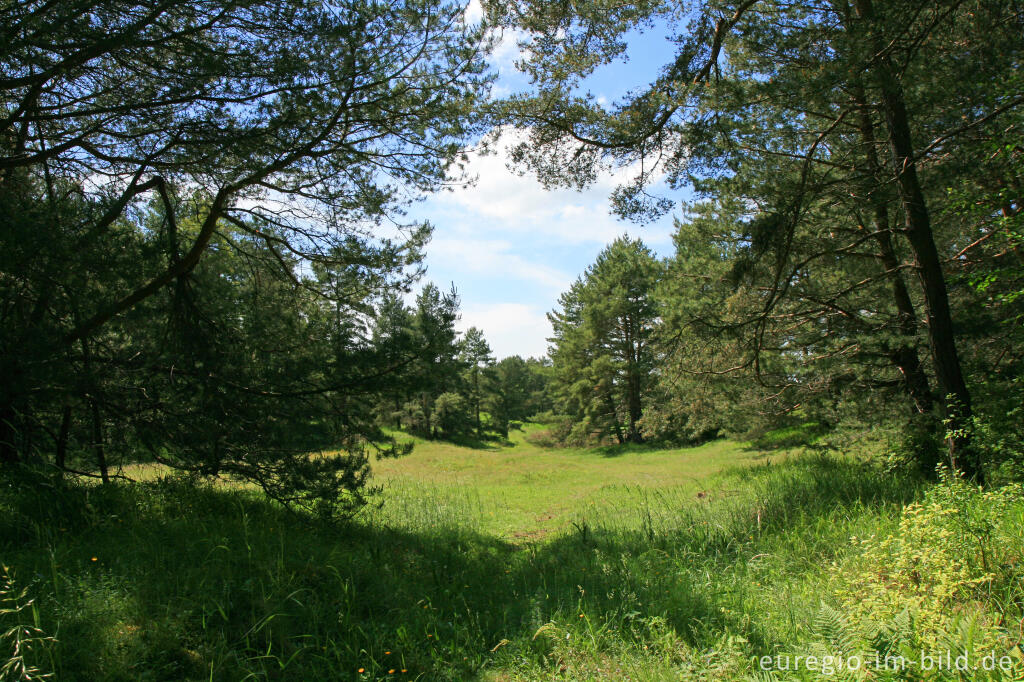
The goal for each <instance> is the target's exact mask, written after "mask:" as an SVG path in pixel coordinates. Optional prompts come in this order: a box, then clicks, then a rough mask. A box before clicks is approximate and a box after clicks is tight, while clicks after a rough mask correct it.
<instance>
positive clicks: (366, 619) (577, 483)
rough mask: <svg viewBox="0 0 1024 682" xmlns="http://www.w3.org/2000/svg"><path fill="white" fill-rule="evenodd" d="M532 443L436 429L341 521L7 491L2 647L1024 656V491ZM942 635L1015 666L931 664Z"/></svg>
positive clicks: (882, 674) (455, 669)
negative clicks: (476, 440) (453, 438)
mask: <svg viewBox="0 0 1024 682" xmlns="http://www.w3.org/2000/svg"><path fill="white" fill-rule="evenodd" d="M515 441H516V442H515V445H514V446H512V447H508V446H506V447H493V448H491V449H485V450H473V449H469V448H463V447H458V446H452V445H447V444H442V443H420V444H419V447H418V448H417V450H416V451H415V454H413V455H410V456H409V457H408V458H404V459H401V460H395V461H393V462H391V463H389V464H390V465H393V467H394V468H389V467H388V466H387V465H382V467H381V468H382V472H381V481H382V482H383V483H384V486H385V492H384V493H383V494H382V497H381V501H382V502H383V506H382V507H379V508H374V509H372V510H367V512H366V513H365V514H364V515H360V516H359V517H358V518H357V519H356V520H355V521H353V522H351V523H348V524H345V525H336V524H325V523H323V522H322V521H317V520H316V519H314V518H312V517H309V516H306V515H302V514H296V513H294V512H289V511H286V510H285V509H283V508H282V507H280V506H279V505H277V504H275V503H273V502H272V501H269V500H267V499H266V498H265V497H264V496H263V495H262V494H260V493H258V492H257V491H255V490H252V489H247V488H234V489H232V488H225V487H223V486H212V485H207V486H198V487H197V486H195V485H193V484H191V483H188V482H187V481H183V480H180V479H178V478H174V477H167V478H161V479H159V480H153V481H151V482H148V483H140V484H136V485H131V486H128V485H110V486H95V485H74V484H67V485H63V486H59V487H53V486H42V487H37V488H36V492H35V493H33V494H27V493H26V492H25V488H18V487H12V486H10V485H8V486H6V487H5V488H4V489H3V493H2V495H3V496H2V502H0V504H2V507H3V508H2V512H3V514H2V516H0V518H2V536H0V538H2V543H3V544H2V545H0V548H2V555H3V557H4V562H5V564H7V569H6V571H7V572H6V574H5V576H6V577H5V581H6V582H5V586H4V592H3V594H2V596H0V598H2V599H3V600H4V604H3V607H4V611H3V612H2V615H0V618H2V626H3V627H2V628H0V631H2V632H3V633H5V634H4V638H5V642H4V645H5V647H6V652H7V653H6V654H5V655H10V652H11V650H12V649H11V644H12V643H13V641H14V635H12V634H11V633H12V632H13V631H14V630H13V628H15V626H18V625H20V626H22V627H23V628H25V629H23V630H21V631H20V632H21V633H22V634H21V635H20V637H21V645H20V647H21V648H20V649H19V650H18V653H17V656H18V657H20V658H18V659H17V660H18V663H17V665H23V666H25V669H33V668H34V669H37V670H38V671H40V672H41V673H47V672H49V673H55V674H56V676H55V679H60V680H206V679H236V680H241V679H268V680H275V679H278V680H286V679H338V680H386V679H420V680H468V679H480V680H537V679H578V680H582V679H611V680H626V679H629V680H678V679H748V678H749V679H776V678H779V679H782V678H785V679H819V677H820V672H816V671H814V670H812V669H808V668H807V667H806V665H803V668H802V670H801V671H799V672H794V671H793V670H792V669H791V670H790V671H789V672H786V671H785V669H784V668H783V667H782V666H784V665H786V663H785V661H786V660H787V659H786V656H790V657H791V658H790V659H789V660H790V663H789V666H790V668H792V665H793V664H792V657H794V656H796V655H803V656H806V655H815V654H816V655H818V656H819V659H820V660H829V659H828V658H827V657H828V656H834V657H836V660H837V661H838V660H839V659H841V658H844V657H845V658H848V657H850V656H851V655H854V652H861V655H862V656H864V657H865V658H864V660H865V661H868V660H870V659H868V658H867V656H868V655H869V652H873V651H880V652H882V653H883V656H884V655H901V656H904V657H905V659H906V660H907V661H908V662H911V663H910V664H909V665H908V667H906V668H905V669H902V670H897V669H896V667H895V664H893V665H892V668H891V669H890V670H888V671H880V670H879V669H878V668H877V667H869V666H868V665H867V664H866V663H865V665H864V668H863V669H862V670H860V671H851V670H848V669H847V670H844V671H843V672H841V673H837V674H838V675H839V677H838V679H894V680H896V679H932V678H934V679H993V680H996V679H1010V678H1020V677H1021V676H1022V675H1024V658H1022V656H1021V650H1020V641H1019V640H1020V632H1019V627H1020V623H1021V617H1022V615H1024V614H1022V605H1024V583H1022V577H1024V557H1022V556H1021V552H1022V548H1024V497H1022V495H1021V490H1020V488H1019V486H1008V487H1005V488H996V489H993V490H989V491H985V492H981V491H979V490H978V489H977V488H976V487H974V486H972V485H969V484H967V483H964V482H963V481H961V480H958V479H956V478H953V477H946V478H945V479H944V480H943V481H942V482H940V483H938V484H924V483H923V482H921V481H920V479H918V478H915V477H908V476H904V475H894V474H892V473H890V472H887V471H885V470H884V469H883V468H881V467H880V466H879V465H878V464H873V463H870V462H866V461H862V460H859V459H857V458H854V457H836V456H829V455H823V454H814V453H802V454H799V453H797V452H796V451H789V450H766V451H760V450H754V449H750V448H747V447H745V446H741V445H739V444H734V443H729V442H725V441H716V442H713V443H709V444H708V445H705V446H702V447H699V448H692V449H683V450H670V451H664V450H662V451H658V450H647V451H637V452H627V453H617V454H616V453H613V454H609V453H607V452H605V451H602V450H593V449H590V450H572V449H569V450H566V449H559V450H554V451H551V450H542V449H539V448H536V447H534V446H531V445H529V443H527V442H525V440H524V439H523V438H522V434H515ZM525 461H534V462H535V466H533V467H529V468H527V467H525V466H524V462H525ZM588 474H593V475H592V476H591V475H588ZM39 491H42V492H41V493H40V492H39ZM940 650H941V651H946V650H949V651H952V652H954V654H953V655H954V658H955V657H956V656H959V655H961V654H963V653H964V652H966V654H967V655H968V656H969V659H970V661H971V665H972V666H974V665H975V664H977V665H978V666H979V668H980V666H981V662H982V658H983V657H984V656H986V655H988V654H991V653H995V654H996V656H997V658H998V657H1003V656H1008V657H1009V658H1007V659H1004V660H1003V663H1004V664H1007V665H1009V666H1010V668H1011V671H1010V672H1007V671H1006V668H1003V669H1002V670H996V671H995V672H992V673H988V672H985V671H984V670H980V669H979V670H977V671H975V670H972V671H970V672H968V673H964V674H963V675H961V674H960V673H958V672H956V671H955V670H953V671H951V670H948V669H945V670H942V671H937V672H935V673H925V672H922V671H921V668H920V664H919V662H920V661H921V656H922V654H924V655H932V654H933V653H934V652H937V651H940ZM762 656H771V657H773V659H772V660H773V662H772V663H771V664H770V665H769V666H767V668H768V669H767V670H765V669H762V666H761V657H762ZM12 660H14V659H12ZM776 661H777V662H778V665H777V664H776ZM1007 661H1010V663H1007ZM8 665H10V664H8ZM832 665H833V666H834V667H836V669H838V666H839V664H838V663H833V664H832ZM12 669H13V668H12ZM818 670H820V668H819V669H818ZM13 679H18V678H17V677H16V676H15V677H14V678H13Z"/></svg>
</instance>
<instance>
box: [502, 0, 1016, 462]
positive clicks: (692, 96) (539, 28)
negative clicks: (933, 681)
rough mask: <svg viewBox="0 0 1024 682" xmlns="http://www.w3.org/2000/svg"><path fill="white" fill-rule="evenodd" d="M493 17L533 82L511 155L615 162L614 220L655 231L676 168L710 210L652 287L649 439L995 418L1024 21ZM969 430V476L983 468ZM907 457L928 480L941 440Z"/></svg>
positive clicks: (991, 8) (1009, 375)
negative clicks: (630, 79)
mask: <svg viewBox="0 0 1024 682" xmlns="http://www.w3.org/2000/svg"><path fill="white" fill-rule="evenodd" d="M485 6H486V7H487V8H488V10H489V16H491V17H492V19H493V20H494V21H496V22H499V23H500V24H501V25H504V26H512V27H515V28H517V29H520V30H522V31H523V35H522V41H523V43H524V45H525V47H526V50H525V51H524V52H525V54H526V55H527V57H526V58H525V59H524V62H525V63H524V65H523V68H524V69H525V70H526V72H527V73H529V74H530V76H531V77H532V78H533V79H534V82H535V83H536V86H537V87H536V91H535V92H534V93H531V94H530V95H523V96H519V97H516V98H512V99H511V100H509V101H508V102H506V103H505V113H506V114H507V116H508V118H509V121H510V122H512V123H515V124H516V125H519V126H521V127H525V128H526V129H527V135H526V136H525V139H523V141H522V142H521V143H520V144H518V146H517V147H516V151H515V154H514V158H515V160H517V161H518V162H520V163H521V165H523V166H525V167H528V168H530V169H531V170H533V171H535V172H536V174H537V176H538V178H539V179H540V180H541V181H542V182H544V183H546V184H549V185H564V186H585V185H588V184H591V183H593V182H594V180H595V178H597V177H598V173H599V172H601V171H602V170H603V169H605V168H607V167H608V166H612V167H615V168H617V169H620V170H621V171H623V175H624V176H625V178H626V179H625V181H624V183H623V185H622V187H620V188H619V189H618V190H617V191H616V192H614V193H613V196H612V198H613V201H614V202H615V208H616V211H617V212H619V213H620V214H621V215H624V216H630V217H634V218H637V219H639V220H646V219H648V218H650V217H651V216H652V215H657V214H659V213H660V212H663V211H665V210H667V209H668V208H669V207H670V206H671V202H666V201H664V197H652V196H650V195H648V194H647V191H648V187H650V186H651V185H654V184H655V181H656V179H658V180H661V179H664V180H665V183H664V184H665V185H667V187H668V188H669V189H670V190H678V189H682V188H684V187H690V188H692V189H693V190H694V193H695V194H696V196H697V198H698V200H697V201H695V202H694V203H693V204H692V205H691V207H690V210H689V211H688V214H687V215H685V216H684V217H683V219H682V220H681V221H680V223H679V225H678V230H677V235H676V255H675V258H674V259H673V260H672V261H671V262H670V263H669V265H668V267H667V274H666V276H665V277H664V278H663V279H664V281H663V282H662V286H661V292H660V294H659V296H658V301H659V304H660V305H661V311H662V313H661V314H662V319H663V322H664V324H663V327H664V333H663V334H662V335H661V342H662V345H661V348H660V352H661V353H662V354H663V355H664V357H665V361H664V363H663V364H664V366H663V367H660V368H659V369H660V370H661V371H662V373H663V375H664V376H665V378H666V379H667V380H668V381H665V382H664V383H662V386H663V389H662V390H661V391H660V392H659V393H658V394H657V396H656V397H655V398H654V400H653V401H648V402H652V403H653V404H655V405H657V407H658V409H657V410H655V411H653V412H652V413H651V414H650V415H649V417H650V418H649V419H648V418H647V417H645V422H646V424H647V428H648V429H650V431H652V432H653V433H654V434H657V435H659V436H661V437H664V436H670V435H671V434H673V433H675V434H682V435H683V436H684V437H685V436H689V437H694V436H695V435H697V434H700V433H711V432H715V431H716V430H723V431H725V432H732V433H736V432H739V431H741V430H742V427H743V425H746V424H751V423H754V424H755V425H756V427H758V428H771V427H772V426H773V425H774V424H773V422H774V420H775V419H776V418H777V417H778V416H779V415H784V414H787V413H789V412H790V411H792V410H795V409H801V410H802V411H803V412H804V414H805V415H807V416H808V417H809V418H810V419H812V420H815V421H819V422H823V423H828V424H835V423H836V422H837V421H839V420H840V419H847V418H851V417H852V418H856V419H865V420H866V421H867V420H870V416H871V413H874V415H875V416H877V415H878V414H879V413H884V414H885V415H887V418H888V415H893V417H892V421H893V424H892V428H908V430H912V431H914V432H931V433H932V434H939V435H941V434H942V427H941V420H942V419H947V420H953V421H954V422H956V426H957V429H962V427H965V426H966V425H967V423H968V421H969V419H970V416H971V411H972V410H973V409H978V410H979V411H980V412H982V413H984V414H985V415H986V419H990V417H989V416H988V415H992V416H993V417H995V416H998V415H1000V413H1001V410H1000V408H999V407H997V406H996V404H997V403H998V402H999V401H1000V396H1002V395H1005V394H1006V391H1005V387H1006V386H1008V385H1011V384H1013V382H1016V381H1017V380H1018V379H1019V377H1020V375H1021V368H1020V366H1019V364H1018V360H1019V354H1018V353H1016V352H1014V351H1013V350H1012V349H1013V348H1014V347H1015V346H1018V345H1019V341H1020V340H1019V339H1018V338H1017V336H1018V332H1019V329H1020V325H1019V324H1018V322H1019V318H1020V309H1019V306H1020V304H1021V299H1020V298H1019V297H1017V296H1016V292H1019V290H1020V284H1019V273H1020V271H1021V269H1020V259H1019V243H1018V242H1017V241H1016V240H1015V238H1014V237H1013V235H1015V234H1019V233H1020V229H1019V227H1020V226H1019V221H1020V208H1021V187H1022V182H1021V177H1022V175H1021V168H1022V166H1021V159H1022V158H1024V157H1022V155H1021V154H1020V149H1019V145H1017V144H1016V142H1015V140H1016V139H1017V138H1019V137H1020V135H1019V132H1020V128H1021V120H1022V119H1021V113H1022V111H1024V108H1022V101H1021V99H1020V97H1019V93H1020V91H1021V88H1020V84H1021V80H1020V79H1021V76H1020V73H1019V68H1018V67H1019V63H1020V59H1021V54H1022V53H1021V42H1020V40H1019V34H1020V32H1021V28H1022V25H1024V24H1022V21H1024V19H1022V16H1021V13H1020V11H1019V8H1018V7H1016V6H1010V5H1007V4H1006V3H1002V2H997V1H994V0H972V1H971V2H967V3H962V2H956V1H950V2H939V3H931V4H930V5H928V7H927V8H923V7H922V6H921V4H920V3H916V2H902V1H897V2H873V1H872V0H858V1H857V2H853V3H847V4H843V3H825V4H815V3H806V2H796V3H791V2H738V3H725V4H722V3H718V2H695V3H682V2H675V1H667V0H666V1H664V2H642V3H631V4H629V5H628V6H626V5H621V6H620V5H615V6H612V5H609V4H607V3H589V4H587V3H582V4H581V3H568V4H565V3H563V4H558V5H557V6H552V7H547V6H546V5H544V4H543V3H536V2H530V1H524V2H520V1H518V0H489V1H488V2H485ZM637 34H639V35H641V36H643V37H640V38H637ZM660 34H667V35H670V36H672V38H671V40H670V41H669V42H668V43H666V47H671V49H672V50H673V51H674V54H673V55H672V57H671V58H670V59H668V60H667V61H666V63H665V64H664V65H663V67H662V68H661V69H659V70H657V71H651V72H650V73H649V74H638V75H639V77H640V78H643V77H644V76H645V75H649V76H650V77H649V78H647V79H645V80H640V81H639V82H637V83H633V84H631V85H633V86H634V87H632V88H631V89H629V90H628V91H627V93H626V94H625V95H623V96H622V97H621V98H620V99H619V100H618V101H616V102H614V103H613V104H611V105H610V106H606V105H604V104H602V103H600V102H599V101H598V99H597V98H596V97H595V96H593V95H591V94H589V93H587V92H586V88H587V86H588V83H587V82H586V80H585V79H586V78H587V76H588V75H590V74H591V73H594V72H595V71H597V70H599V69H600V68H601V67H602V66H604V65H606V64H610V63H613V62H615V61H616V60H621V59H624V58H625V57H626V56H627V55H626V50H627V45H628V44H629V42H630V41H631V40H636V39H639V40H646V39H648V37H653V36H658V35H660ZM982 159H983V160H982ZM911 272H913V273H914V276H910V273H911ZM971 282H973V283H974V284H975V285H977V286H975V287H972V286H968V284H969V283H971ZM978 286H980V287H982V288H985V287H991V288H992V289H991V292H990V294H989V295H987V296H986V295H980V296H979V295H978V294H979V293H982V294H984V292H979V290H978V288H977V287H978ZM563 303H569V302H568V301H563ZM566 311H567V314H568V308H566ZM1004 325H1005V326H1004ZM996 330H999V331H996ZM556 334H557V329H556ZM582 381H584V383H590V384H592V385H593V384H594V378H593V377H586V378H585V379H582ZM668 386H671V387H672V388H671V389H669V388H667V387H668ZM581 388H582V386H581ZM949 394H953V395H955V396H956V397H957V399H958V401H959V403H960V408H959V410H960V411H959V412H949V411H947V410H946V401H945V397H946V396H947V395H949ZM883 404H884V405H885V407H881V405H883ZM573 413H574V414H578V413H579V410H574V411H573ZM608 414H609V411H608V410H606V411H605V417H604V418H605V420H606V421H607V420H608V417H607V415H608ZM596 418H597V414H596V411H594V410H591V414H590V420H591V421H592V422H595V423H594V424H593V425H592V428H593V429H595V430H600V429H602V428H605V427H604V425H602V424H598V423H596V422H597V419H596ZM955 433H957V434H963V435H957V436H956V437H955V438H954V439H953V440H951V441H950V443H949V448H950V449H951V450H950V451H951V452H953V454H954V457H955V459H956V460H957V464H958V466H961V467H962V468H964V469H965V470H968V471H969V472H970V473H971V475H978V476H982V475H983V472H982V471H981V462H980V461H979V460H978V459H977V457H976V452H975V451H973V450H971V449H970V447H968V442H969V439H970V438H969V435H967V431H962V430H956V431H955ZM926 440H928V439H927V438H922V439H920V443H924V442H925V441H926ZM913 451H914V453H915V455H916V456H917V457H918V458H919V461H918V462H917V464H918V466H919V467H920V468H921V469H923V470H925V471H932V470H933V469H934V466H935V464H936V463H937V453H936V451H935V450H934V449H932V448H926V447H920V448H914V449H913Z"/></svg>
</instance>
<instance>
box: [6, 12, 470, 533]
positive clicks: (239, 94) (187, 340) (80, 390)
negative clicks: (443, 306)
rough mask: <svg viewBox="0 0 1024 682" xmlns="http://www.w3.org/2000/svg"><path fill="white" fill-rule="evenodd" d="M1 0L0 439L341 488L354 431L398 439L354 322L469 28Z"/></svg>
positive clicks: (449, 126) (434, 143) (441, 112)
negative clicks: (385, 427) (382, 423)
mask: <svg viewBox="0 0 1024 682" xmlns="http://www.w3.org/2000/svg"><path fill="white" fill-rule="evenodd" d="M0 17H2V21H0V25H2V26H3V28H2V29H0V33H2V36H0V45H2V47H0V71H3V73H4V74H5V78H4V80H3V82H2V83H0V112H3V115H2V116H0V166H2V168H3V171H2V174H0V254H2V255H0V310H2V311H3V312H2V313H0V315H2V324H0V375H2V376H3V377H4V379H3V381H2V382H0V462H2V463H3V466H5V467H7V466H10V465H12V464H14V463H19V464H26V463H27V464H30V465H31V466H43V467H49V466H54V465H55V466H56V468H57V469H58V470H62V471H64V470H71V471H76V472H80V473H82V474H85V475H96V476H98V477H101V478H102V479H103V480H104V481H107V480H109V478H110V477H111V476H112V475H114V474H115V473H116V471H117V469H118V467H119V466H121V465H122V464H125V463H130V462H132V461H136V460H138V459H155V460H157V461H159V462H161V463H163V464H165V465H168V466H172V467H175V468H178V469H181V470H183V471H186V472H189V473H190V474H192V475H193V476H195V477H204V476H228V477H235V478H241V479H245V480H248V481H253V482H256V483H258V484H259V485H260V486H262V487H263V488H264V490H265V491H266V492H267V493H269V494H271V495H272V496H273V497H275V498H277V499H279V500H281V501H286V502H288V503H290V504H296V505H300V506H307V507H316V508H317V509H320V510H323V511H325V512H326V511H330V510H331V508H336V509H337V510H338V511H341V512H343V513H344V512H349V511H351V510H352V509H354V508H355V507H358V506H359V504H360V503H361V501H362V499H361V495H360V492H359V491H360V488H361V487H362V486H363V485H364V483H365V480H366V473H367V462H368V454H367V452H366V448H367V447H369V448H371V449H373V448H375V447H379V448H380V450H381V451H382V454H385V455H389V454H398V453H399V452H400V449H398V448H396V447H394V444H393V443H391V444H389V443H388V442H387V439H386V438H383V437H382V436H381V434H380V433H379V430H378V429H377V427H376V424H375V423H374V415H372V414H371V409H370V406H371V405H374V404H375V403H376V402H377V398H378V397H383V396H387V397H391V396H390V395H389V393H390V389H391V388H392V384H391V381H390V378H389V376H388V375H390V374H392V373H394V372H395V371H396V369H397V367H396V366H395V365H394V364H392V362H391V360H392V359H393V358H394V355H395V352H392V351H393V350H394V349H390V350H389V349H383V350H382V352H378V350H379V349H377V348H374V347H373V344H372V343H371V340H370V339H369V338H368V337H369V334H370V330H369V329H368V326H369V323H370V322H371V320H373V318H374V317H375V316H376V312H377V310H376V304H377V303H378V302H379V301H381V300H382V299H386V298H387V296H388V295H389V294H393V295H394V294H400V293H403V292H404V291H406V290H407V289H408V287H409V286H410V285H411V283H412V282H413V281H415V280H416V278H417V277H418V276H419V275H420V274H421V272H422V270H421V268H420V267H419V266H418V264H419V261H420V259H421V257H422V250H423V246H424V244H425V243H426V240H427V239H428V238H429V235H430V226H429V225H427V224H423V225H418V224H403V223H402V220H401V216H402V213H403V210H404V206H405V205H406V204H407V203H408V202H409V201H411V200H414V199H415V198H417V197H419V196H421V195H422V194H423V193H425V192H430V191H433V190H436V189H438V188H440V187H442V186H444V185H445V184H446V183H447V182H449V181H450V180H452V179H453V178H454V177H456V176H457V172H452V171H454V170H455V168H454V166H453V164H454V163H455V161H456V160H457V157H458V156H459V153H460V150H461V149H462V148H463V147H464V146H465V145H466V144H467V143H468V141H469V140H470V139H471V138H472V137H473V136H474V135H475V134H476V133H478V132H479V127H480V125H481V123H482V119H481V117H480V116H479V115H478V112H477V110H476V104H477V103H478V102H479V101H480V98H481V96H482V95H483V93H484V92H485V91H486V88H487V83H488V78H487V77H486V76H485V75H484V74H483V72H484V69H485V65H484V63H483V60H482V55H483V49H484V36H483V34H482V31H480V30H476V29H471V28H469V27H467V26H466V25H465V22H464V21H463V8H462V7H461V6H459V5H458V4H456V3H451V2H447V1H445V0H437V1H435V0H428V1H426V2H419V1H415V2H399V3H377V2H361V1H358V0H357V1H353V2H342V3H340V4H339V3H322V2H305V1H304V0H294V1H293V0H255V1H252V2H249V1H247V2H240V3H228V4H225V3H221V2H207V1H205V0H201V1H200V2H195V3H184V4H183V3H162V2H149V1H144V2H123V1H121V0H103V1H101V2H92V3H87V4H86V5H83V6H79V5H74V6H72V5H68V4H67V3H56V4H54V3H45V2H43V3H40V2H34V1H32V0H24V1H21V0H19V1H18V2H6V3H2V4H0ZM41 112H46V113H45V118H46V121H47V122H46V123H45V124H42V123H41V122H40V121H41V119H40V118H39V116H40V115H41ZM381 223H389V224H395V225H398V226H399V227H400V229H399V230H398V232H397V233H396V236H395V237H394V238H390V237H387V236H385V235H383V234H382V233H381V231H380V230H378V229H377V226H378V225H380V224H381ZM389 353H390V355H389ZM371 443H372V444H374V445H370V444H371ZM327 449H330V450H332V451H338V450H342V451H344V452H345V453H346V455H344V456H343V455H337V456H332V457H322V456H319V455H318V454H316V453H320V452H323V451H325V450H327ZM311 452H312V453H314V454H313V455H312V456H311V455H310V453H311Z"/></svg>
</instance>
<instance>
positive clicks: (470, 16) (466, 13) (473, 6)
mask: <svg viewBox="0 0 1024 682" xmlns="http://www.w3.org/2000/svg"><path fill="white" fill-rule="evenodd" d="M462 16H463V20H464V21H465V22H466V23H467V24H470V25H472V24H477V23H480V20H481V19H483V18H484V8H483V7H481V6H480V0H470V2H469V4H468V5H466V9H465V10H463V12H462Z"/></svg>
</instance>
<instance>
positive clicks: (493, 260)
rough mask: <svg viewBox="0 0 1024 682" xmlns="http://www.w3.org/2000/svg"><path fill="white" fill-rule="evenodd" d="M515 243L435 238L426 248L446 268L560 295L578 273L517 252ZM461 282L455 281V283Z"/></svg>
mask: <svg viewBox="0 0 1024 682" xmlns="http://www.w3.org/2000/svg"><path fill="white" fill-rule="evenodd" d="M514 249H515V244H513V243H512V242H510V241H508V240H503V239H467V238H462V239H456V238H451V237H445V236H440V237H435V238H434V239H432V240H431V242H430V245H429V246H428V247H427V263H428V264H429V265H430V266H432V267H438V268H444V269H445V270H449V271H450V270H460V271H462V272H466V273H476V274H480V275H487V276H489V277H493V278H500V279H504V280H520V281H523V282H529V283H531V284H539V285H541V287H544V288H547V289H549V290H550V291H551V293H552V296H557V295H558V294H559V293H560V292H562V291H563V290H565V289H567V288H568V286H569V284H570V283H571V282H572V280H573V278H574V277H575V275H571V274H568V273H565V272H562V271H561V270H558V269H556V268H552V267H548V266H546V265H543V264H540V263H535V262H531V261H529V260H528V259H526V258H524V257H523V256H522V255H520V254H517V253H515V252H514ZM457 284H458V283H457V282H456V285H457Z"/></svg>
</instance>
